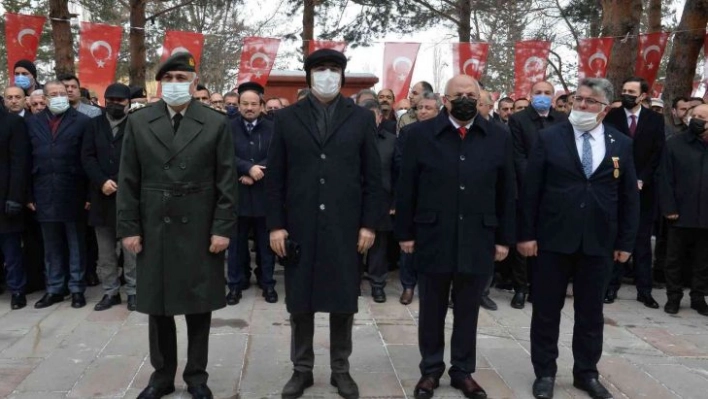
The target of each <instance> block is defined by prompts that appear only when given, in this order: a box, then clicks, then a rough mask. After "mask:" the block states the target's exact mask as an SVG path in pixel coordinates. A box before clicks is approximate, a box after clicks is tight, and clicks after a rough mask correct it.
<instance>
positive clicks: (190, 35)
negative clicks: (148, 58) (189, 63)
mask: <svg viewBox="0 0 708 399" xmlns="http://www.w3.org/2000/svg"><path fill="white" fill-rule="evenodd" d="M202 47H204V35H202V34H201V33H195V32H183V31H178V30H168V31H167V32H166V33H165V42H164V43H163V44H162V56H161V57H160V63H163V62H165V61H166V60H167V59H168V58H169V57H170V56H172V55H174V54H177V53H180V52H186V53H190V54H192V55H193V56H194V64H195V65H194V69H196V70H197V72H199V61H200V59H201V58H202Z"/></svg>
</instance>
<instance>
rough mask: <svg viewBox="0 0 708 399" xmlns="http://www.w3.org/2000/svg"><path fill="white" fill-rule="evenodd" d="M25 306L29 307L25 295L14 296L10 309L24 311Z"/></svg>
mask: <svg viewBox="0 0 708 399" xmlns="http://www.w3.org/2000/svg"><path fill="white" fill-rule="evenodd" d="M25 306H27V298H26V297H25V294H12V299H10V308H12V310H17V309H22V308H24V307H25Z"/></svg>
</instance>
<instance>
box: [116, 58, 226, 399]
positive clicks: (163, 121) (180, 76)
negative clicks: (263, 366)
mask: <svg viewBox="0 0 708 399" xmlns="http://www.w3.org/2000/svg"><path fill="white" fill-rule="evenodd" d="M194 65H195V62H194V57H193V56H192V55H191V54H189V53H178V54H176V55H173V56H172V57H170V58H169V59H167V60H166V61H165V63H164V64H163V65H162V66H161V67H160V70H159V71H158V72H157V80H158V81H160V83H161V85H162V100H160V101H158V102H155V103H151V104H148V105H146V106H145V107H143V108H140V109H137V110H135V111H134V112H133V113H132V114H131V115H130V116H129V117H128V123H127V126H126V128H125V138H124V139H123V152H122V156H121V168H120V175H119V179H118V187H119V189H118V197H117V211H118V215H117V230H118V231H117V235H118V236H119V237H121V238H122V239H123V244H124V246H125V247H126V248H127V249H128V250H130V251H133V252H135V253H137V310H138V311H139V312H142V313H147V314H149V315H150V318H149V331H150V332H149V335H150V363H151V364H152V366H153V367H154V368H155V371H154V372H153V374H152V376H151V377H150V384H149V385H148V387H147V388H145V390H143V392H142V393H141V394H140V396H138V398H139V399H151V398H160V397H162V396H165V395H168V394H170V393H171V392H173V391H174V389H175V388H174V378H175V374H176V371H177V340H176V331H175V321H174V317H173V316H174V315H182V314H183V315H185V316H186V320H187V330H188V336H189V349H188V358H187V365H186V367H185V370H184V374H183V378H184V381H185V382H186V383H187V386H188V391H189V393H191V394H192V396H193V397H194V398H200V399H202V398H212V393H211V391H210V390H209V388H208V387H207V384H206V382H207V378H208V374H207V372H206V366H207V354H208V346H209V329H210V327H211V312H212V311H214V310H216V309H220V308H222V307H224V306H225V305H226V304H225V300H224V285H225V278H224V251H225V250H226V248H227V247H228V245H229V238H228V237H229V236H230V235H231V232H232V231H234V228H235V223H236V214H235V210H236V180H237V179H236V172H235V167H234V157H233V144H232V138H231V132H230V130H229V126H228V121H227V118H226V115H224V114H223V113H220V112H219V111H216V110H213V109H211V108H209V107H208V106H205V105H203V104H201V103H200V102H198V101H194V100H192V94H193V93H194V90H195V88H196V85H197V81H198V79H197V76H196V73H195V68H194Z"/></svg>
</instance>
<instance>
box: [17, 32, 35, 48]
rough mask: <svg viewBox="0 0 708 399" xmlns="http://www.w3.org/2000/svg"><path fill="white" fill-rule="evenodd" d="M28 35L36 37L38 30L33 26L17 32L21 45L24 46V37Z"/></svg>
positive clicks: (18, 41)
mask: <svg viewBox="0 0 708 399" xmlns="http://www.w3.org/2000/svg"><path fill="white" fill-rule="evenodd" d="M27 35H30V36H33V37H35V38H36V37H37V31H36V30H34V29H32V28H25V29H22V30H21V31H20V32H19V33H17V43H19V45H20V46H22V47H24V46H25V45H24V44H22V38H23V37H25V36H27Z"/></svg>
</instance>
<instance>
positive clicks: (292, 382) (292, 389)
mask: <svg viewBox="0 0 708 399" xmlns="http://www.w3.org/2000/svg"><path fill="white" fill-rule="evenodd" d="M312 384H314V379H313V378H312V371H294V372H293V376H292V377H290V379H289V380H288V382H287V383H285V386H284V387H283V392H282V393H281V397H282V398H283V399H296V398H299V397H300V396H302V395H303V394H304V393H305V389H307V388H309V387H311V386H312Z"/></svg>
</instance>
